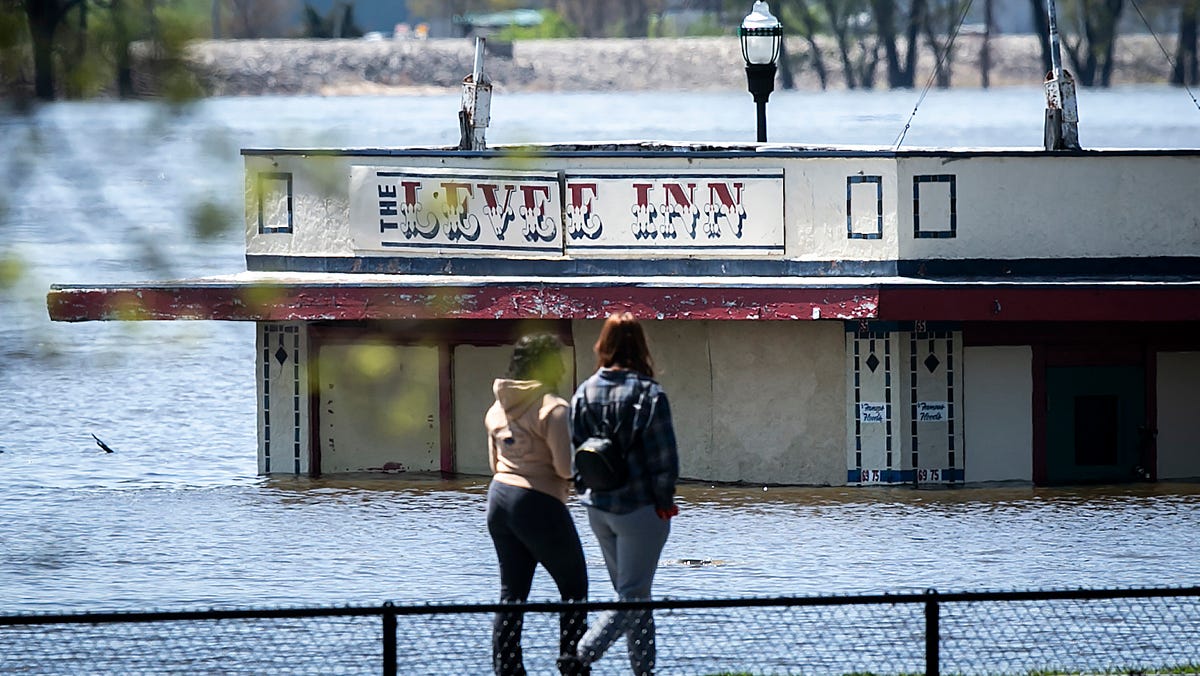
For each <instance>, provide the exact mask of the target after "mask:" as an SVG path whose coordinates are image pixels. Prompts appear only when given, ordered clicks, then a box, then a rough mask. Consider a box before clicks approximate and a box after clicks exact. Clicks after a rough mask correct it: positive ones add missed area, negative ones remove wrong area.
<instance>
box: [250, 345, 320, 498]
mask: <svg viewBox="0 0 1200 676" xmlns="http://www.w3.org/2000/svg"><path fill="white" fill-rule="evenodd" d="M257 328H258V330H257V332H256V333H257V337H256V349H255V351H254V353H255V355H256V360H255V361H256V363H255V376H256V377H255V381H256V383H257V384H258V405H257V407H256V408H257V410H258V473H259V474H307V473H308V472H309V469H310V468H309V438H310V436H311V435H310V434H309V399H308V364H309V358H308V355H309V345H308V333H307V328H306V326H305V324H303V323H299V322H259V324H258V327H257Z"/></svg>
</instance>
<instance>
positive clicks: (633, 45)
mask: <svg viewBox="0 0 1200 676" xmlns="http://www.w3.org/2000/svg"><path fill="white" fill-rule="evenodd" d="M982 44H983V39H982V36H979V35H966V36H962V37H960V38H959V40H958V41H957V42H956V44H955V50H954V55H953V58H952V60H951V64H950V73H951V78H950V85H951V86H955V87H960V86H962V87H978V86H980V84H981V75H980V50H981V47H982ZM818 45H819V48H820V52H821V57H822V60H823V62H824V65H825V67H826V69H827V71H828V76H827V82H826V87H827V88H829V89H844V88H846V86H847V85H846V78H845V77H844V74H843V70H842V67H841V59H840V57H839V56H838V50H837V46H836V44H834V42H833V41H832V39H825V40H821V41H819V42H818ZM497 47H498V49H496V50H495V52H496V53H489V54H488V56H487V58H486V60H485V64H484V65H485V71H486V73H487V74H488V76H489V77H490V78H491V80H492V83H493V85H494V86H495V88H496V89H497V90H499V91H617V90H622V91H650V90H659V91H671V90H685V91H715V90H733V89H744V88H745V86H746V79H745V73H744V70H743V65H742V57H741V52H740V47H739V45H738V41H737V39H736V38H733V37H716V38H676V39H668V38H662V39H653V40H648V39H596V40H584V39H572V40H528V41H519V42H516V43H511V44H503V45H497ZM788 47H789V48H790V50H791V52H790V56H789V65H790V66H791V74H792V77H793V81H794V86H795V88H797V89H809V90H818V89H821V87H822V84H821V81H820V79H819V77H818V75H817V71H816V69H815V68H814V67H813V63H814V59H813V57H812V53H811V50H810V48H809V47H808V45H807V44H805V43H802V42H801V41H800V40H799V39H792V40H790V41H789V43H788ZM1167 48H1168V49H1170V48H1171V46H1170V45H1169V44H1168V45H1167ZM989 49H990V52H991V63H992V66H991V70H990V78H989V79H990V84H991V86H1000V87H1003V86H1011V85H1030V84H1038V83H1040V82H1041V81H1042V78H1043V76H1044V73H1043V71H1042V67H1041V64H1040V62H1039V56H1038V55H1039V47H1038V40H1037V38H1036V37H1034V36H1031V35H1005V36H998V37H993V38H992V39H991V41H990V44H989ZM1116 54H1117V64H1116V67H1115V69H1114V75H1113V84H1130V83H1155V82H1159V83H1161V82H1166V81H1167V78H1168V75H1169V73H1170V66H1169V64H1168V62H1167V59H1166V58H1165V57H1164V56H1163V54H1162V51H1161V49H1160V48H1159V47H1158V45H1157V44H1156V43H1155V42H1154V38H1153V37H1151V36H1149V35H1145V36H1142V35H1136V36H1129V37H1124V38H1121V39H1120V40H1119V41H1118V45H1117V50H1116ZM473 60H474V43H473V41H472V40H468V39H445V40H422V41H418V40H398V41H366V40H208V41H201V42H197V43H195V44H193V45H192V46H191V48H190V49H189V51H188V69H189V70H190V71H191V72H192V73H194V75H195V76H196V78H197V80H198V82H199V84H200V87H201V90H202V91H203V92H204V93H206V94H209V95H216V96H247V95H261V94H292V95H295V94H317V95H325V96H339V95H361V94H376V95H387V94H394V95H411V94H425V93H442V92H446V91H448V90H455V91H456V90H457V89H458V88H459V86H460V85H461V82H462V79H463V77H464V76H465V75H467V74H468V73H469V72H470V71H471V68H472V64H473ZM934 67H935V63H934V61H933V58H932V55H930V54H928V50H923V51H922V54H921V58H920V60H919V62H918V68H917V70H918V73H917V77H916V80H917V86H918V87H920V86H924V83H925V82H926V81H927V80H928V79H929V78H930V76H931V74H932V73H933V71H934ZM884 68H885V65H884V64H883V63H880V64H879V65H878V67H877V69H876V73H877V75H876V79H875V82H876V86H879V87H886V79H885V75H884ZM781 78H782V73H781ZM139 82H140V88H141V89H142V91H141V93H143V94H146V95H154V93H155V92H154V91H153V90H154V89H155V86H154V83H153V79H152V78H139ZM778 86H782V83H779V84H777V87H778Z"/></svg>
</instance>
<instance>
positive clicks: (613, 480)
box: [575, 385, 647, 491]
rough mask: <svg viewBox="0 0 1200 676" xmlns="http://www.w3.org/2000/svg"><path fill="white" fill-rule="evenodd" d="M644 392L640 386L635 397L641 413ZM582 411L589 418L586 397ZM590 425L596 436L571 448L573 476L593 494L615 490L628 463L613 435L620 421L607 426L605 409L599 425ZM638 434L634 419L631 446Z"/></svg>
mask: <svg viewBox="0 0 1200 676" xmlns="http://www.w3.org/2000/svg"><path fill="white" fill-rule="evenodd" d="M646 389H647V387H646V386H645V385H642V387H641V393H640V395H639V397H638V403H639V408H638V410H642V406H641V405H644V403H645V400H646ZM583 410H584V411H586V412H587V415H588V416H589V417H591V416H592V409H591V406H589V405H588V403H587V399H586V398H585V399H584V400H583ZM592 422H593V425H592V429H593V430H595V431H596V434H595V435H593V436H590V437H588V438H587V439H584V440H583V443H581V444H579V446H577V447H576V448H575V472H576V476H577V478H578V480H579V481H581V482H582V483H583V485H584V486H585V487H587V488H591V489H593V490H597V491H611V490H615V489H617V488H620V487H621V486H624V485H625V482H626V481H628V480H629V461H628V460H627V459H626V457H625V455H626V452H627V450H628V449H625V448H622V447H621V443H620V439H619V438H618V434H617V430H619V429H620V427H621V425H620V421H619V420H618V421H617V424H616V425H613V424H611V423H610V422H609V420H608V408H607V407H606V408H605V410H604V420H603V421H601V424H599V425H596V424H594V423H595V419H594V418H593V419H592ZM640 434H641V430H640V428H639V427H638V426H637V420H634V425H633V429H632V435H631V443H636V439H637V437H638V436H639V435H640Z"/></svg>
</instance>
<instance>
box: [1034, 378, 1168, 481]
mask: <svg viewBox="0 0 1200 676" xmlns="http://www.w3.org/2000/svg"><path fill="white" fill-rule="evenodd" d="M1145 419H1146V406H1145V378H1144V374H1143V372H1142V368H1141V367H1139V366H1051V367H1047V369H1046V482H1047V483H1050V484H1073V483H1122V482H1126V481H1133V480H1135V479H1137V478H1138V474H1137V469H1136V468H1137V467H1138V465H1139V463H1140V462H1141V453H1140V444H1141V439H1142V428H1143V426H1144V424H1145Z"/></svg>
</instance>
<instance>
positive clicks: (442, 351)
mask: <svg viewBox="0 0 1200 676" xmlns="http://www.w3.org/2000/svg"><path fill="white" fill-rule="evenodd" d="M243 155H244V158H245V171H246V173H245V178H246V181H245V192H246V262H247V270H246V271H244V272H241V273H237V274H231V275H229V276H224V277H215V278H206V279H197V280H187V281H182V282H171V283H147V284H129V285H112V286H103V287H98V286H56V287H54V288H53V289H52V291H51V292H50V294H49V298H48V304H49V310H50V314H51V316H52V318H54V319H56V320H60V321H87V320H105V319H208V320H225V321H249V322H255V323H256V325H257V326H258V331H257V343H258V344H257V355H258V357H257V359H258V363H257V373H256V379H257V381H258V420H259V435H258V436H259V449H258V464H259V470H260V472H262V473H263V474H312V475H316V474H334V473H347V472H447V473H466V474H487V473H488V467H487V458H486V450H485V444H484V434H483V427H482V417H483V413H484V411H485V410H486V408H487V406H488V405H489V404H490V402H491V398H492V394H491V382H492V379H493V378H495V377H497V376H498V375H500V374H502V373H503V372H504V370H505V368H506V366H507V360H508V357H509V354H510V348H511V345H512V343H514V342H515V341H516V339H517V338H518V337H519V336H520V335H522V334H523V333H526V332H529V331H534V330H541V331H551V332H554V333H556V334H557V335H559V336H560V337H561V338H562V339H563V341H564V342H565V343H566V344H567V345H568V346H571V347H572V348H573V352H572V354H573V355H574V369H573V377H572V378H569V380H571V382H569V383H566V384H564V390H569V389H570V387H571V386H573V384H574V383H576V382H579V381H581V380H582V379H583V378H584V377H586V376H587V375H588V374H589V373H590V372H591V371H592V370H593V368H594V362H593V358H592V354H591V346H592V343H593V342H594V341H595V339H596V337H597V335H598V331H599V328H600V325H601V323H602V320H603V318H604V317H605V316H606V315H607V314H608V313H610V312H613V311H619V310H627V311H629V312H632V313H633V314H634V315H636V316H637V317H639V318H641V319H642V320H644V323H645V327H646V329H647V333H648V336H649V338H650V340H651V349H652V350H653V352H654V355H655V358H656V361H657V366H658V369H659V371H660V374H659V376H660V377H659V380H660V381H661V382H662V383H663V385H664V387H665V388H666V390H667V392H668V393H669V396H670V397H671V402H672V408H673V410H674V414H675V423H676V431H677V435H678V437H679V443H680V458H681V465H682V474H683V475H684V476H685V477H689V478H693V479H702V480H707V481H722V482H724V481H729V482H752V483H770V484H820V485H870V484H916V485H933V484H962V483H964V482H965V483H974V482H990V481H1022V482H1033V483H1036V484H1064V483H1085V482H1126V481H1141V480H1165V479H1185V478H1194V477H1200V445H1198V444H1197V442H1196V439H1198V438H1200V415H1198V413H1200V410H1198V407H1200V404H1198V403H1197V402H1200V338H1198V337H1197V336H1198V332H1197V329H1200V220H1198V218H1200V217H1198V216H1197V210H1196V206H1195V196H1196V192H1197V189H1198V188H1200V184H1198V183H1197V179H1196V177H1197V176H1200V151H1196V150H1186V151H1170V150H1112V151H1073V152H1061V151H1060V152H1051V151H1043V150H1011V149H1006V150H989V149H977V150H975V149H955V150H902V151H898V150H890V149H867V148H817V147H800V146H791V145H766V144H758V145H755V144H751V145H712V144H707V145H693V144H655V143H627V144H571V145H538V146H521V147H496V148H492V149H488V150H483V151H461V150H451V149H439V148H406V149H340V150H330V149H324V150H316V149H257V150H246V151H243ZM564 393H566V394H569V391H568V392H564Z"/></svg>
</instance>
